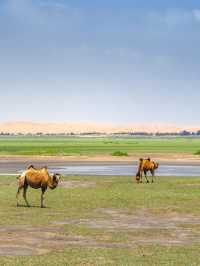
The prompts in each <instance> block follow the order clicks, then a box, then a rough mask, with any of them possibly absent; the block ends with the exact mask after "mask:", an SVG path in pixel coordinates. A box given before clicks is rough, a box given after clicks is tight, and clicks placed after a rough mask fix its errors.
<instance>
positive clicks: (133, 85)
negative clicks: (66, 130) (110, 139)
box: [0, 0, 200, 124]
mask: <svg viewBox="0 0 200 266" xmlns="http://www.w3.org/2000/svg"><path fill="white" fill-rule="evenodd" d="M199 47H200V2H199V1H195V0H190V1H188V0H187V1H186V0H179V1H178V0H173V1H170V0H168V1H164V0H162V1H161V0H152V1H151V0H148V1H147V0H146V1H144V0H140V1H138V0H137V1H136V0H123V1H117V0H110V1H109V0H99V1H97V0H96V1H95V0H93V1H92V0H90V1H89V0H84V1H82V0H76V1H74V0H69V1H67V0H54V1H53V0H17V1H16V0H1V1H0V59H1V60H0V90H1V97H0V105H1V113H0V121H13V120H14V121H16V120H17V121H51V122H63V121H74V122H84V121H86V122H88V121H91V122H111V123H115V124H125V123H135V122H141V123H156V122H158V123H178V124H196V123H198V122H199V116H200V108H199V99H200V89H199V88H200V80H199V77H200V48H199Z"/></svg>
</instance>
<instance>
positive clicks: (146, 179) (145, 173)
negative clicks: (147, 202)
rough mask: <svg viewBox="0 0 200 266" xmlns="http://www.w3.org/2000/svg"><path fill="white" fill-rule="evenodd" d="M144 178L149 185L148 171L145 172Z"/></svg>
mask: <svg viewBox="0 0 200 266" xmlns="http://www.w3.org/2000/svg"><path fill="white" fill-rule="evenodd" d="M144 176H145V178H146V181H147V183H149V180H148V178H147V172H146V171H144Z"/></svg>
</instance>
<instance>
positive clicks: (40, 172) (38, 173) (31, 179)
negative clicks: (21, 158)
mask: <svg viewBox="0 0 200 266" xmlns="http://www.w3.org/2000/svg"><path fill="white" fill-rule="evenodd" d="M60 177H61V176H60V174H53V176H50V175H49V173H48V171H47V167H43V168H41V169H36V168H34V166H33V165H31V166H29V167H28V168H27V169H26V170H25V171H24V172H23V173H22V174H21V175H20V176H19V177H18V191H17V195H16V197H17V206H19V202H18V200H19V194H20V191H21V189H23V197H24V200H25V202H26V204H27V206H28V207H30V205H29V203H28V201H27V199H26V192H27V189H28V186H30V187H32V188H34V189H38V188H41V190H42V194H41V208H43V207H44V204H43V201H44V193H45V191H46V190H47V188H48V187H49V188H50V189H55V188H56V187H57V185H58V182H59V180H60Z"/></svg>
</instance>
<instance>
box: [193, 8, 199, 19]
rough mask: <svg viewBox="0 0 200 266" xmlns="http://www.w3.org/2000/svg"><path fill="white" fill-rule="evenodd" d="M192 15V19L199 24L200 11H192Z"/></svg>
mask: <svg viewBox="0 0 200 266" xmlns="http://www.w3.org/2000/svg"><path fill="white" fill-rule="evenodd" d="M192 13H193V16H194V18H195V19H196V20H197V21H198V22H200V9H194V10H193V11H192Z"/></svg>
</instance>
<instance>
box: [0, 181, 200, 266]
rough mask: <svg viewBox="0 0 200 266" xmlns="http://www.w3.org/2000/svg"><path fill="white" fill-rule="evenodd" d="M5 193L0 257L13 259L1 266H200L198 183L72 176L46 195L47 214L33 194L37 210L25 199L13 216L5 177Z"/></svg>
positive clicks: (11, 187) (0, 198)
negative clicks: (145, 182) (136, 182)
mask: <svg viewBox="0 0 200 266" xmlns="http://www.w3.org/2000/svg"><path fill="white" fill-rule="evenodd" d="M0 187H1V189H0V202H1V204H0V214H1V219H0V254H1V255H4V253H5V254H6V253H9V254H10V256H1V257H0V265H5V266H7V265H9V266H12V265H15V266H16V265H20V266H23V265H30V266H34V265H141V266H147V265H148V266H149V265H159V266H160V265H170V266H172V265H174V266H179V265H180V266H183V265H185V266H188V265H200V258H199V248H200V204H199V195H200V194H199V191H200V179H199V177H169V178H166V177H157V178H156V183H154V184H139V185H137V184H135V183H133V180H132V178H131V177H126V176H121V177H114V176H113V177H95V176H91V177H88V176H80V177H74V176H70V177H69V176H68V177H64V178H63V180H62V184H60V186H59V187H58V188H57V189H56V190H54V191H47V193H46V199H45V203H46V206H47V208H45V209H40V208H39V202H40V191H38V190H33V189H30V190H28V199H29V202H30V203H31V205H32V207H31V208H27V207H25V206H24V202H23V199H21V204H22V206H21V207H19V208H16V206H15V205H16V201H15V193H16V179H15V178H14V177H9V176H4V177H1V180H0ZM23 251H24V252H25V253H24V254H23ZM26 252H28V254H27V255H29V256H25V255H26ZM14 255H18V256H14ZM20 255H21V256H20ZM22 255H23V256H22Z"/></svg>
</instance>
